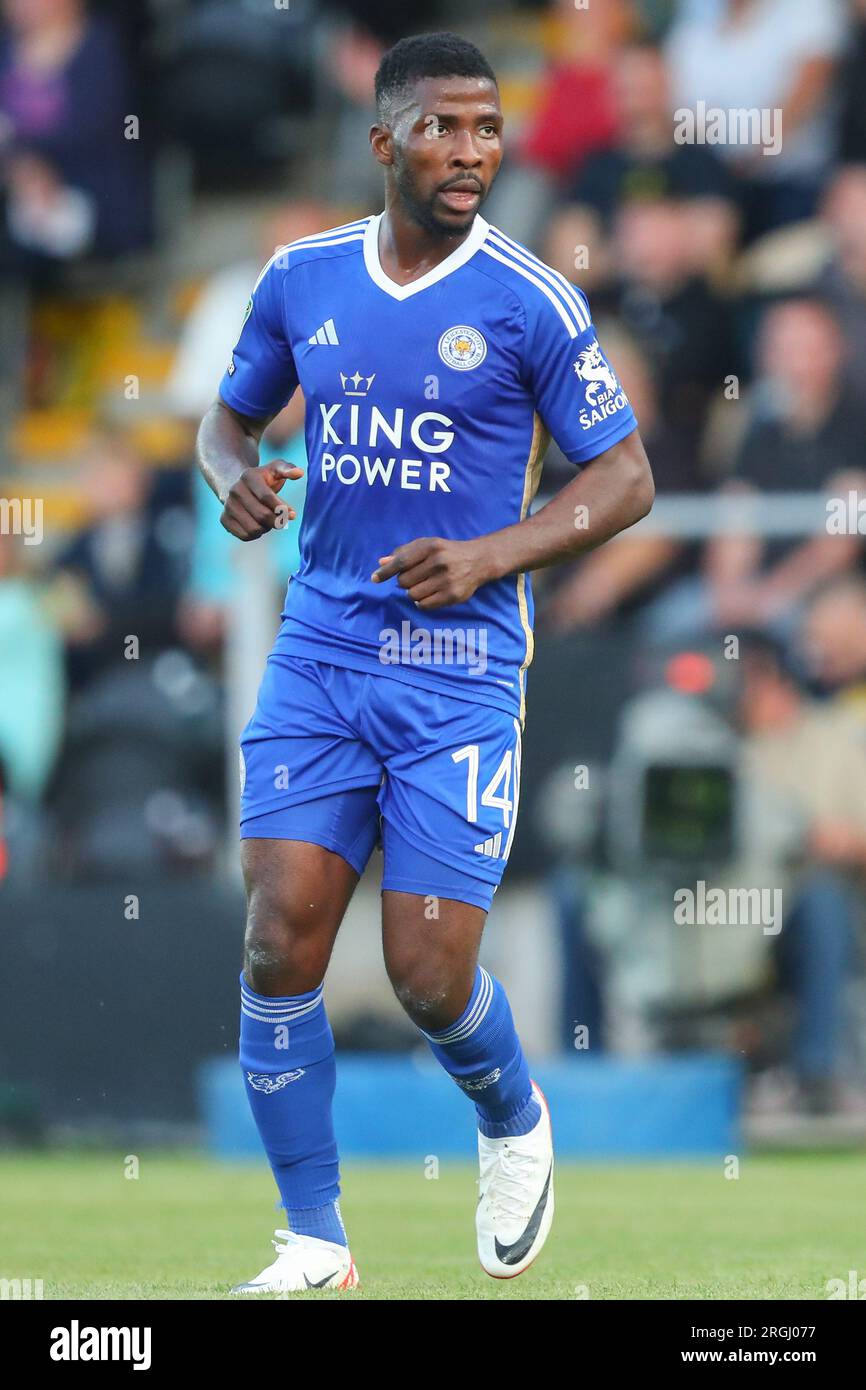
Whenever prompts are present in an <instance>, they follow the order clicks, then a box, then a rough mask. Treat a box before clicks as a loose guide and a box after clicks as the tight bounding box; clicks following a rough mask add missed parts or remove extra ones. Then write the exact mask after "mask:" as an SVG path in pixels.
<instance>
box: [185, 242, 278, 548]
mask: <svg viewBox="0 0 866 1390" xmlns="http://www.w3.org/2000/svg"><path fill="white" fill-rule="evenodd" d="M285 249H286V248H281V250H282V251H284V250H285ZM286 269H287V260H286V257H283V256H281V255H280V254H275V255H274V256H273V257H272V258H271V260H270V261H268V264H267V265H266V266H265V268H264V270H263V271H262V273H261V275H260V276H259V278H258V280H257V281H256V285H255V288H254V289H253V292H252V295H251V296H250V301H249V303H248V304H247V309H246V313H245V314H244V319H243V323H242V324H241V333H240V337H239V338H238V341H237V343H236V344H235V348H234V351H233V352H232V355H231V359H230V361H229V365H228V368H227V370H226V373H225V375H224V376H223V379H222V381H221V382H220V387H219V397H218V398H217V400H215V401H214V403H213V405H212V406H211V408H210V410H209V411H208V412H207V414H206V415H205V417H204V419H203V420H202V422H201V425H200V427H199V432H198V439H197V442H196V456H197V459H198V465H199V468H200V469H201V471H202V473H203V475H204V477H205V479H206V481H207V483H208V485H209V486H210V487H211V488H212V489H213V491H214V492H215V493H216V495H217V497H218V498H219V500H220V501H221V502H222V504H223V512H222V516H221V517H220V521H221V522H222V524H223V526H224V527H225V529H226V530H227V531H229V532H231V534H232V535H233V536H237V537H238V539H239V540H242V541H254V540H257V539H258V537H259V536H263V535H264V534H265V532H266V531H272V530H273V529H274V527H275V526H284V525H285V523H286V521H287V520H290V521H293V520H294V519H295V511H294V508H292V507H289V506H287V505H286V504H285V503H283V502H280V500H279V498H278V496H277V494H278V492H279V491H280V488H281V487H282V486H283V484H284V483H285V481H286V479H287V478H300V477H303V470H302V469H300V468H298V467H296V466H295V464H292V463H286V462H285V460H283V459H274V460H273V462H271V463H268V464H265V465H264V466H263V467H260V466H259V444H260V442H261V438H262V435H263V434H264V432H265V430H266V429H267V427H268V425H269V424H270V423H271V421H272V420H273V419H274V418H275V416H277V415H278V414H279V413H280V411H281V410H282V408H283V406H284V405H285V404H286V402H287V401H288V400H289V399H290V398H291V396H292V395H293V393H294V392H295V390H296V389H297V386H298V374H297V371H296V369H295V363H294V358H293V355H292V349H291V345H290V343H289V341H288V337H287V332H286V323H285V314H284V291H285V276H286Z"/></svg>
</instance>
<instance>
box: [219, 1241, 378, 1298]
mask: <svg viewBox="0 0 866 1390" xmlns="http://www.w3.org/2000/svg"><path fill="white" fill-rule="evenodd" d="M274 1235H275V1236H276V1237H277V1239H276V1240H274V1241H271V1244H272V1245H273V1247H274V1249H275V1250H276V1252H277V1258H276V1259H275V1260H274V1262H273V1264H270V1265H268V1267H267V1269H263V1270H262V1272H261V1274H257V1275H256V1277H255V1279H251V1280H250V1282H249V1283H248V1284H237V1285H236V1286H235V1288H233V1289H232V1293H297V1292H298V1291H299V1290H303V1289H356V1288H357V1287H358V1271H357V1269H356V1268H355V1261H354V1260H353V1259H352V1256H351V1255H350V1254H349V1252H348V1250H347V1249H346V1247H345V1245H332V1244H331V1242H330V1241H329V1240H319V1238H318V1236H302V1235H298V1234H297V1232H296V1231H274Z"/></svg>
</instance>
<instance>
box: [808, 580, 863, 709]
mask: <svg viewBox="0 0 866 1390" xmlns="http://www.w3.org/2000/svg"><path fill="white" fill-rule="evenodd" d="M801 646H802V649H803V656H804V658H805V663H806V669H807V671H808V673H809V676H810V678H811V680H812V681H813V683H814V685H815V687H816V689H817V690H818V691H819V692H821V693H823V694H826V695H833V696H835V697H836V698H837V699H838V700H839V701H840V702H841V703H844V704H845V705H846V706H847V707H848V708H849V709H851V711H852V712H853V713H855V714H857V715H859V717H860V718H861V719H862V720H864V721H866V580H864V579H863V578H862V576H860V575H852V574H846V575H840V576H839V577H838V578H836V579H830V580H828V581H827V583H826V584H824V585H822V586H821V588H820V589H819V590H818V592H817V593H816V594H815V595H814V597H813V599H812V601H811V603H810V604H809V607H808V610H807V613H806V617H805V621H804V624H803V631H802V637H801Z"/></svg>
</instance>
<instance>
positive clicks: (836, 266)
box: [816, 163, 866, 390]
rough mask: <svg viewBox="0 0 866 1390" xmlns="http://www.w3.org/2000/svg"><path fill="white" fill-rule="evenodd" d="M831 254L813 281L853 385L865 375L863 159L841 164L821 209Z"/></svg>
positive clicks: (865, 208)
mask: <svg viewBox="0 0 866 1390" xmlns="http://www.w3.org/2000/svg"><path fill="white" fill-rule="evenodd" d="M822 217H823V223H824V226H825V227H826V228H827V231H828V232H829V236H830V245H831V258H830V261H829V264H828V265H827V267H826V268H825V270H824V272H823V274H822V275H821V276H820V278H819V280H818V283H817V285H816V290H817V292H818V293H819V294H820V295H821V297H822V298H823V299H826V301H827V302H828V303H829V304H831V305H832V307H833V310H834V312H835V314H836V317H837V318H838V320H839V323H840V325H841V328H842V332H843V333H844V335H845V345H846V353H845V364H844V365H845V374H846V379H847V382H848V385H849V386H850V387H851V388H852V389H853V390H859V389H862V383H863V381H864V380H866V163H864V164H851V165H849V166H848V167H847V168H843V169H840V170H839V172H838V173H837V174H836V176H835V177H834V179H833V181H832V183H831V184H830V186H829V188H828V190H827V195H826V198H825V199H824V205H823V209H822Z"/></svg>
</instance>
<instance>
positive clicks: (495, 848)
mask: <svg viewBox="0 0 866 1390" xmlns="http://www.w3.org/2000/svg"><path fill="white" fill-rule="evenodd" d="M501 848H502V831H501V830H498V831H497V832H496V834H495V835H491V837H490V839H489V840H482V841H481V844H480V845H476V846H475V853H476V854H483V855H485V856H486V857H487V858H488V859H498V858H499V851H500V850H501Z"/></svg>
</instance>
